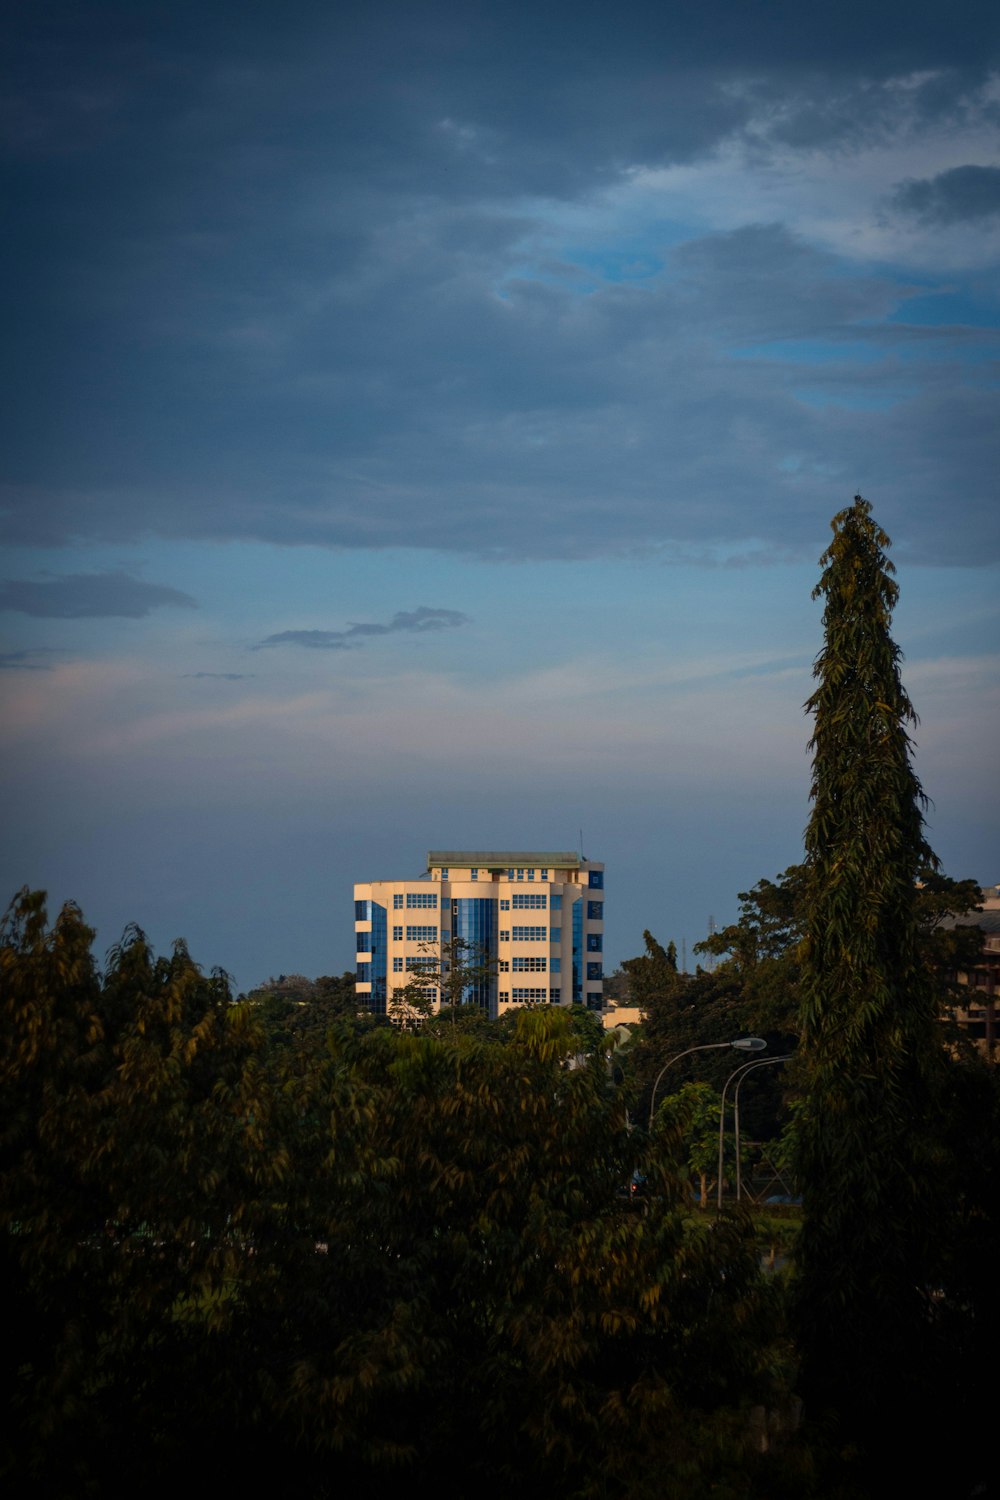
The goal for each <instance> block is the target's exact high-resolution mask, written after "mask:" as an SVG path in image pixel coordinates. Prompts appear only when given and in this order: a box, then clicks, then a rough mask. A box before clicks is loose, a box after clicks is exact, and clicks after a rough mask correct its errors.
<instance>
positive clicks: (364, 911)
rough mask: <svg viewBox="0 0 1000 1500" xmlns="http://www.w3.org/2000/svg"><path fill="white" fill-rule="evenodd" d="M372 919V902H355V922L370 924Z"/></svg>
mask: <svg viewBox="0 0 1000 1500" xmlns="http://www.w3.org/2000/svg"><path fill="white" fill-rule="evenodd" d="M371 919H372V904H371V902H370V901H355V903H354V920H355V922H370V921H371Z"/></svg>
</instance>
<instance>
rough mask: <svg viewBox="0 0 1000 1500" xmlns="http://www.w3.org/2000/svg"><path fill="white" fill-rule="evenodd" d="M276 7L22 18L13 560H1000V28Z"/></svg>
mask: <svg viewBox="0 0 1000 1500" xmlns="http://www.w3.org/2000/svg"><path fill="white" fill-rule="evenodd" d="M291 9H292V12H294V14H293V15H290V16H289V17H288V19H287V24H286V25H283V28H282V35H281V38H280V41H279V42H278V43H276V42H275V39H274V37H273V36H272V35H271V33H270V30H269V29H267V30H265V28H263V26H262V23H261V22H260V21H255V20H253V19H252V18H250V17H249V16H248V15H247V14H246V12H245V8H242V9H241V10H240V12H239V26H238V27H234V26H232V25H231V24H230V23H231V22H232V18H233V16H234V15H235V14H236V13H235V11H234V9H233V7H231V6H229V5H227V4H224V3H216V4H213V5H210V6H208V7H207V12H208V15H207V17H206V18H205V19H204V20H203V19H202V18H201V17H199V21H198V25H197V26H194V25H192V24H191V20H190V17H189V16H188V15H187V12H186V11H185V8H184V7H183V6H182V7H179V8H178V9H177V10H176V11H174V10H171V11H170V12H169V14H168V13H167V12H163V13H162V14H160V13H157V14H156V15H150V16H148V17H145V16H144V17H143V18H142V19H141V20H139V19H135V20H133V21H132V22H131V23H130V24H129V25H128V26H124V27H123V25H122V18H121V15H120V14H119V13H118V10H117V9H116V8H115V7H110V6H102V5H100V4H98V5H97V6H94V7H88V12H87V17H86V18H82V17H81V16H80V15H79V13H78V12H74V11H72V10H71V9H69V8H63V9H60V8H59V7H58V6H57V7H56V8H55V16H54V17H53V16H51V15H50V11H49V8H48V7H47V8H46V21H45V24H44V25H42V23H41V21H40V20H37V21H32V19H31V17H30V16H28V15H25V16H24V17H22V18H21V21H20V23H19V26H20V30H21V33H22V46H23V50H22V53H21V57H22V62H23V69H22V74H21V76H22V78H23V80H24V87H23V90H22V92H21V93H20V94H18V95H15V97H14V98H13V99H12V101H11V104H10V107H9V121H10V125H11V131H10V142H11V144H10V147H9V154H8V157H7V162H8V178H9V183H10V187H11V193H12V199H13V207H12V213H11V215H10V223H11V230H10V240H9V244H8V251H9V253H10V254H11V255H12V256H14V257H15V258H16V259H17V262H18V268H19V269H18V276H17V285H18V288H19V294H18V303H17V306H15V307H12V309H11V310H10V317H9V319H8V341H9V347H10V351H11V353H10V357H11V360H12V368H13V369H14V370H15V371H16V373H17V378H16V380H15V381H13V382H12V384H13V391H12V397H11V399H10V401H9V402H8V404H7V406H6V408H5V413H4V415H5V419H6V422H7V428H8V431H7V435H6V437H5V442H4V445H3V448H2V450H0V451H3V452H4V454H5V457H6V461H7V465H8V468H7V475H6V487H5V490H4V492H3V493H4V496H5V503H4V506H3V511H4V520H3V529H4V533H5V535H6V537H7V539H8V540H9V541H11V542H14V543H20V544H23V545H28V546H40V547H50V546H51V547H67V546H72V545H75V544H76V543H77V542H79V541H81V540H83V541H86V542H88V543H91V544H94V543H111V544H113V543H116V542H123V543H127V542H139V543H141V542H143V541H144V540H145V539H147V538H149V539H153V538H168V539H182V538H192V539H196V540H223V541H225V540H235V539H252V540H257V541H262V542H265V543H269V544H270V543H274V544H279V545H301V544H317V545H321V546H330V547H337V548H352V549H358V548H364V549H384V548H391V547H397V546H404V547H416V548H422V549H433V550H437V549H446V550H449V551H455V552H460V553H466V554H471V555H476V556H481V557H487V558H490V557H492V558H514V559H517V558H524V557H537V558H542V557H550V558H583V557H594V556H609V555H614V554H621V553H628V552H630V551H634V550H640V549H647V550H653V551H656V550H657V549H663V550H664V551H665V553H666V554H667V555H671V556H673V555H678V553H679V554H680V555H682V556H688V557H689V556H692V555H693V551H692V549H698V548H701V549H702V550H703V551H704V550H705V549H706V548H707V549H708V551H709V553H710V552H711V549H712V548H717V547H723V548H724V547H727V546H730V547H731V546H733V545H742V546H744V547H753V548H756V547H758V546H759V545H760V544H764V545H765V546H766V547H771V548H773V549H775V551H776V553H779V554H782V553H784V551H786V550H787V549H788V548H789V547H790V548H792V549H795V548H796V547H804V546H806V545H808V546H810V547H811V546H812V538H813V537H814V535H815V533H816V529H817V525H818V524H822V518H824V517H825V516H827V515H829V514H831V513H832V512H833V511H834V510H836V509H837V508H838V507H839V505H840V504H842V503H843V501H844V499H845V497H846V496H849V495H850V494H851V493H853V491H854V490H855V489H856V488H858V487H861V488H863V489H865V490H866V491H870V492H872V493H877V494H878V495H879V497H880V500H881V505H882V508H883V511H884V514H885V516H886V520H887V523H888V524H889V526H890V529H891V530H892V531H893V532H894V533H896V534H900V533H901V532H902V531H904V530H905V533H906V540H907V542H908V544H909V545H911V546H912V547H913V548H914V549H915V550H916V552H917V553H918V554H919V555H922V556H923V557H925V558H928V559H930V558H932V557H937V556H939V555H940V547H941V544H942V542H941V537H940V527H939V509H938V508H939V497H940V496H941V494H943V493H951V494H960V495H961V496H962V497H963V500H962V507H961V511H960V513H958V514H953V515H952V517H951V524H950V525H949V528H948V534H947V537H946V538H945V541H944V545H945V547H946V549H947V551H948V554H949V556H952V557H954V559H955V560H959V561H962V562H965V563H969V564H978V563H980V562H982V561H983V560H984V558H995V556H996V554H997V547H996V545H995V543H994V541H993V540H992V538H993V537H995V528H994V527H992V526H991V525H990V524H989V522H990V518H991V515H992V514H993V513H994V492H993V476H994V475H995V472H996V457H997V455H996V450H995V446H994V443H993V441H992V440H991V437H990V434H991V433H992V432H994V431H995V430H996V428H997V427H998V425H1000V424H998V423H997V421H996V411H995V402H996V391H995V389H994V386H993V384H992V382H991V378H990V376H989V373H988V367H987V365H986V364H985V362H984V356H985V355H987V354H992V357H995V354H996V337H997V324H998V308H997V299H996V295H995V284H996V280H995V269H996V262H997V259H998V256H1000V223H998V222H997V216H996V213H995V209H996V204H997V186H996V183H997V175H998V172H1000V168H998V167H997V166H995V165H990V162H991V160H992V158H993V157H994V156H995V140H996V125H997V120H998V117H1000V83H998V75H997V73H996V71H995V69H996V64H997V60H998V59H997V37H996V28H995V25H994V23H993V19H992V18H991V14H990V8H989V7H986V6H980V5H978V4H966V5H963V6H962V7H961V24H959V23H958V22H957V20H956V19H955V18H953V17H952V16H950V15H949V16H948V17H943V16H937V15H935V14H932V11H933V10H934V8H933V7H920V8H918V9H917V10H916V11H915V10H914V9H913V7H912V6H910V5H906V6H904V5H902V4H896V3H891V4H884V5H879V6H877V7H873V6H870V5H867V6H866V5H861V4H852V5H847V6H842V7H838V8H837V10H836V12H833V11H827V10H824V9H823V8H817V7H813V8H811V9H803V7H801V5H795V6H792V5H791V4H787V5H786V4H775V5H773V6H772V5H769V6H768V7H766V14H763V13H758V12H759V11H760V8H759V7H758V8H757V9H756V10H755V11H754V13H753V15H752V17H751V16H750V15H749V14H748V13H747V11H746V7H744V6H740V5H737V4H736V3H734V0H732V3H722V0H717V3H714V4H711V5H702V6H697V7H696V6H694V5H693V4H681V5H672V6H669V7H665V6H659V7H655V6H651V5H631V6H629V7H627V9H626V12H625V13H623V15H622V19H621V24H620V25H619V26H616V27H615V28H613V34H611V33H610V32H609V28H608V27H607V25H606V18H605V17H604V16H603V13H602V14H601V16H600V19H598V15H597V13H595V14H594V15H593V16H591V15H590V14H589V13H586V14H581V13H580V12H579V8H574V9H572V10H571V9H570V8H569V7H568V6H563V5H558V4H557V5H554V6H547V7H542V8H539V7H528V6H527V5H524V6H514V7H512V8H511V9H510V13H509V14H508V11H507V9H506V8H505V12H504V17H503V21H502V23H501V20H500V18H499V16H492V15H490V14H487V13H484V12H482V11H471V12H470V11H468V10H467V9H466V8H464V7H460V6H457V5H444V4H438V5H433V4H432V5H430V6H427V7H421V8H420V11H419V19H418V13H416V12H413V11H412V10H411V9H409V8H407V7H405V6H394V5H391V4H390V5H387V6H385V7H377V8H374V9H373V8H371V7H360V6H358V7H353V6H351V5H346V6H338V7H336V8H335V12H333V13H331V14H329V15H325V14H323V13H321V12H319V11H314V10H313V8H312V7H302V8H297V7H292V8H291ZM817 60H821V61H817ZM973 162H982V163H983V164H982V165H970V163H973ZM887 205H888V208H887ZM970 224H975V225H976V226H977V227H978V229H979V231H980V233H979V235H978V236H977V238H976V239H975V240H972V239H971V238H970V237H969V236H968V234H959V233H958V232H957V231H958V230H961V229H963V228H964V227H965V226H968V225H970ZM953 229H954V230H955V231H956V232H955V233H951V234H950V233H949V232H950V231H952V230H953ZM956 265H958V266H959V267H960V269H962V270H963V271H965V272H967V273H968V274H969V275H970V276H971V277H972V278H973V280H974V281H975V285H976V288H977V293H976V299H974V302H972V303H970V299H969V297H967V296H964V295H962V292H963V288H962V287H961V285H959V286H958V288H957V289H956V283H955V280H954V278H953V277H952V276H951V273H952V271H953V269H954V267H955V266H956ZM11 284H14V281H13V280H12V281H11ZM52 287H59V289H60V292H59V296H58V297H54V296H52V295H51V292H50V289H51V288H52ZM991 287H993V288H994V290H993V291H990V290H989V289H990V288H991ZM943 394H945V395H946V397H947V399H946V401H942V399H941V397H942V395H943ZM956 430H958V431H960V432H961V433H962V435H963V441H962V442H961V443H954V442H952V441H951V435H952V434H953V433H954V432H955V431H956ZM987 537H989V538H991V539H990V540H988V541H987V540H986V539H987ZM161 602H165V601H161ZM174 602H179V601H177V600H175V601H174Z"/></svg>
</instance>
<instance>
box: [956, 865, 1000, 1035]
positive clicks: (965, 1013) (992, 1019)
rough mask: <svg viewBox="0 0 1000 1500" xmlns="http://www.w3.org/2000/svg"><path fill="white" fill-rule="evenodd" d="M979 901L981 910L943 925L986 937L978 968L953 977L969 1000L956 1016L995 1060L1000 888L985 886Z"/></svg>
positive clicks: (999, 976)
mask: <svg viewBox="0 0 1000 1500" xmlns="http://www.w3.org/2000/svg"><path fill="white" fill-rule="evenodd" d="M980 900H981V903H982V908H983V909H982V911H970V912H963V913H962V915H961V916H958V917H949V918H947V919H946V920H945V921H944V922H943V923H942V926H945V927H978V928H979V930H980V931H981V933H982V935H983V946H982V949H981V951H980V954H979V959H978V962H977V963H976V967H975V968H974V969H971V970H969V971H968V972H961V973H958V974H956V975H955V976H954V977H955V979H956V980H957V981H958V983H959V984H960V985H962V986H963V987H964V988H965V989H967V991H968V998H967V999H965V1000H964V1001H963V1003H962V1004H961V1005H958V1006H956V1007H955V1010H954V1011H953V1015H954V1017H955V1020H956V1021H958V1022H959V1024H960V1025H961V1026H962V1027H964V1029H965V1031H966V1032H967V1034H968V1035H969V1036H971V1037H973V1038H975V1040H976V1042H977V1043H978V1045H979V1047H980V1049H981V1050H982V1051H983V1052H985V1053H986V1055H987V1057H989V1058H990V1059H991V1060H992V1059H993V1058H994V1057H995V1055H996V995H997V991H998V989H1000V885H990V886H986V887H984V889H983V890H982V891H981V892H980Z"/></svg>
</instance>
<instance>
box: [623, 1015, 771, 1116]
mask: <svg viewBox="0 0 1000 1500" xmlns="http://www.w3.org/2000/svg"><path fill="white" fill-rule="evenodd" d="M766 1046H767V1043H766V1042H765V1041H764V1039H763V1038H762V1037H759V1036H741V1037H739V1038H738V1040H737V1041H735V1042H702V1044H701V1046H699V1047H688V1048H687V1050H686V1051H684V1052H678V1054H677V1056H676V1057H672V1058H671V1059H670V1060H669V1062H665V1063H664V1064H663V1067H662V1068H661V1069H660V1071H659V1072H658V1073H657V1075H656V1081H655V1082H654V1084H653V1093H652V1097H651V1098H650V1101H649V1128H650V1130H652V1128H653V1113H654V1111H655V1109H656V1090H657V1089H658V1088H659V1087H660V1079H661V1078H662V1077H663V1075H664V1073H665V1072H666V1071H667V1069H668V1068H672V1067H673V1065H674V1063H675V1062H680V1060H681V1058H682V1057H690V1055H691V1053H692V1052H711V1051H713V1050H714V1049H716V1048H718V1047H735V1048H736V1051H737V1052H763V1051H764V1048H765V1047H766Z"/></svg>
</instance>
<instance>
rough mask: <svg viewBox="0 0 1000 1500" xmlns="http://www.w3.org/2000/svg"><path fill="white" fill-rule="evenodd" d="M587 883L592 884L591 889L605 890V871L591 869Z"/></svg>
mask: <svg viewBox="0 0 1000 1500" xmlns="http://www.w3.org/2000/svg"><path fill="white" fill-rule="evenodd" d="M587 883H588V885H589V886H590V889H591V890H592V891H603V889H604V871H603V870H591V871H589V874H588V881H587Z"/></svg>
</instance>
